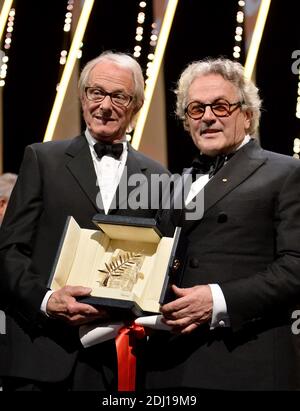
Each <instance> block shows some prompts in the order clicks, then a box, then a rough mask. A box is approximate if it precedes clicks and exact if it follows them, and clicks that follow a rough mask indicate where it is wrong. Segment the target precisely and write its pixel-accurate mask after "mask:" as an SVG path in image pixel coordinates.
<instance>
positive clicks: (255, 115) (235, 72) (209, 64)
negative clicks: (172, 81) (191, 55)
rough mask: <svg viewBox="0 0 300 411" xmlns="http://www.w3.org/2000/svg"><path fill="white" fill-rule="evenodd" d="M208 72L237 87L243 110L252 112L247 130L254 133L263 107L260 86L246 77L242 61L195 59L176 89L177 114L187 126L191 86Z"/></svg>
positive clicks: (182, 75)
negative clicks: (186, 114) (186, 109)
mask: <svg viewBox="0 0 300 411" xmlns="http://www.w3.org/2000/svg"><path fill="white" fill-rule="evenodd" d="M208 74H219V75H221V76H222V77H223V78H224V79H225V80H228V81H230V82H231V83H232V84H233V85H234V86H235V87H236V88H237V90H238V92H239V93H240V98H241V100H242V102H243V105H242V110H243V111H246V110H249V111H250V112H251V113H252V117H251V119H250V126H249V129H248V130H247V132H248V133H249V134H250V135H252V134H254V133H255V132H256V131H257V128H258V124H259V119H260V108H261V99H260V97H259V94H258V88H257V87H256V86H255V84H254V83H253V82H252V81H251V80H249V79H246V78H245V77H244V67H243V66H242V65H241V64H240V63H238V62H235V61H232V60H229V59H225V58H217V59H205V60H199V61H195V62H193V63H191V64H189V65H188V66H187V68H186V69H185V70H184V71H183V72H182V74H181V76H180V78H179V80H178V83H177V88H176V90H175V93H176V94H177V102H176V114H177V116H178V117H179V118H180V119H181V120H183V121H184V125H185V128H186V123H185V122H186V118H185V108H186V105H187V99H188V92H189V88H190V86H191V84H192V82H193V81H194V80H195V78H197V77H200V76H205V75H208Z"/></svg>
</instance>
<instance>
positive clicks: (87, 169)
mask: <svg viewBox="0 0 300 411" xmlns="http://www.w3.org/2000/svg"><path fill="white" fill-rule="evenodd" d="M66 155H67V156H69V157H71V159H70V161H68V162H67V164H66V167H67V168H68V169H69V170H70V172H71V174H72V175H73V177H74V178H75V179H76V181H77V182H78V184H79V185H80V187H81V188H82V191H83V192H84V194H85V195H86V196H87V197H88V198H89V199H90V201H91V202H92V204H93V205H94V207H95V209H96V210H97V211H99V208H100V209H101V205H102V199H101V194H100V190H99V187H98V183H97V177H96V173H95V168H94V165H93V160H92V157H91V152H90V149H89V146H88V143H87V141H86V138H85V136H84V135H81V136H79V137H77V138H75V139H74V140H73V141H72V142H71V144H70V146H69V147H68V149H67V150H66ZM97 204H98V206H97Z"/></svg>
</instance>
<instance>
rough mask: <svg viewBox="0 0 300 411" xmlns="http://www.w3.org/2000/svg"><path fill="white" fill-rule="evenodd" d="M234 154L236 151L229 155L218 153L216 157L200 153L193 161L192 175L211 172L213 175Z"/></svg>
mask: <svg viewBox="0 0 300 411" xmlns="http://www.w3.org/2000/svg"><path fill="white" fill-rule="evenodd" d="M233 155H234V153H230V154H227V155H225V154H218V155H217V156H215V157H211V156H208V155H206V154H199V155H198V157H196V158H195V159H194V160H193V162H192V175H193V176H196V175H197V174H209V176H210V177H212V176H213V175H215V174H216V173H217V171H219V170H220V168H222V167H223V165H224V164H225V162H226V161H228V160H229V159H230V158H231V157H232V156H233Z"/></svg>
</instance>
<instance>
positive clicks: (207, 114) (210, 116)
mask: <svg viewBox="0 0 300 411" xmlns="http://www.w3.org/2000/svg"><path fill="white" fill-rule="evenodd" d="M215 119H216V116H215V114H214V112H213V111H212V109H211V106H206V107H205V111H204V114H203V117H202V119H201V120H202V121H214V120H215Z"/></svg>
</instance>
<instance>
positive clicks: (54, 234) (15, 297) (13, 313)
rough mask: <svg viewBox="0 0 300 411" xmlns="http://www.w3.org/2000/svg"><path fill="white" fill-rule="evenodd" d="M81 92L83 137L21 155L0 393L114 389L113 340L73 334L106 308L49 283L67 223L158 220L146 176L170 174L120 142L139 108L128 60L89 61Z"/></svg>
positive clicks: (76, 289) (3, 245)
mask: <svg viewBox="0 0 300 411" xmlns="http://www.w3.org/2000/svg"><path fill="white" fill-rule="evenodd" d="M79 94H80V99H81V104H82V111H83V117H84V120H85V123H86V130H85V132H84V133H82V134H81V135H80V136H78V137H75V138H74V139H71V140H64V141H53V142H49V143H43V144H33V145H31V146H29V147H27V148H26V151H25V156H24V160H23V163H22V166H21V170H20V174H19V177H18V181H17V184H16V187H15V190H14V192H13V195H12V197H11V202H10V205H9V207H8V209H7V212H6V215H5V218H4V221H3V225H2V227H1V236H0V260H1V262H0V263H1V275H0V294H1V306H2V305H5V306H6V313H7V318H8V326H7V339H8V341H9V342H8V344H7V346H5V347H3V349H2V347H1V356H2V358H1V359H0V375H3V377H4V390H37V391H49V390H62V391H69V390H72V391H75V390H97V391H99V390H104V389H115V388H116V379H117V373H116V351H115V350H116V349H115V344H114V341H113V340H111V341H108V342H105V343H103V344H100V345H95V346H93V347H90V348H86V349H83V347H82V346H81V345H80V341H79V327H80V326H81V325H83V324H87V323H91V322H97V321H98V322H99V321H100V322H101V320H102V321H103V319H106V320H107V313H106V311H105V310H104V309H102V308H101V307H99V306H98V307H96V306H92V305H89V304H83V303H80V302H79V301H77V300H76V298H77V297H81V296H88V295H89V294H90V292H91V289H90V288H87V287H81V286H80V284H79V285H78V286H65V287H63V288H61V289H60V290H58V291H55V292H52V291H50V290H48V289H47V282H48V280H49V276H50V273H51V270H52V267H53V265H54V260H55V256H56V253H57V250H58V246H59V243H60V239H61V236H62V234H63V230H64V227H65V224H66V219H67V217H68V216H73V217H74V219H75V220H76V221H77V223H78V224H79V226H80V227H82V228H88V229H89V228H90V229H94V228H95V226H94V224H93V222H92V218H93V216H94V215H95V214H96V213H105V214H108V213H110V214H117V215H119V216H140V217H151V218H155V216H156V213H157V209H155V208H153V209H152V208H151V205H152V204H154V205H155V204H156V207H157V208H158V204H159V202H158V201H156V200H155V198H153V197H154V196H159V192H158V191H157V192H150V188H151V184H150V180H151V176H152V175H153V174H156V175H158V174H163V173H168V172H167V170H166V169H165V168H164V167H163V166H161V165H160V164H159V163H157V162H155V161H153V160H152V159H150V158H148V157H146V156H145V155H143V154H142V153H139V152H137V151H136V150H134V149H133V148H132V147H131V146H130V144H128V143H127V141H126V132H127V131H128V130H129V129H132V127H133V126H134V120H135V116H136V114H137V113H138V111H139V110H140V108H141V107H142V105H143V102H144V79H143V75H142V70H141V67H140V66H139V64H138V63H137V62H136V61H135V60H134V59H133V58H132V57H130V56H128V55H126V54H122V53H112V52H106V53H103V54H101V55H100V56H98V57H97V58H95V59H94V60H92V61H90V62H88V63H87V65H86V66H85V67H84V68H83V70H82V73H81V76H80V79H79ZM131 176H135V177H137V178H136V181H138V183H137V184H140V185H144V187H147V189H148V197H147V201H148V202H147V203H146V204H145V201H144V202H143V204H138V203H137V202H135V201H134V200H136V198H137V197H136V196H137V193H136V190H137V189H138V188H139V187H135V186H134V185H133V184H132V185H129V186H128V180H129V179H130V177H131ZM138 177H139V178H138ZM158 200H159V199H158ZM151 201H152V202H151ZM83 275H84V273H83Z"/></svg>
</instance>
